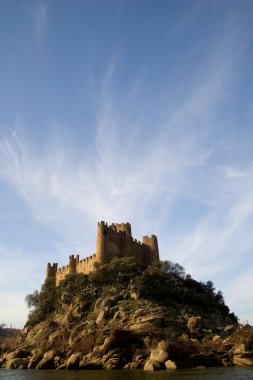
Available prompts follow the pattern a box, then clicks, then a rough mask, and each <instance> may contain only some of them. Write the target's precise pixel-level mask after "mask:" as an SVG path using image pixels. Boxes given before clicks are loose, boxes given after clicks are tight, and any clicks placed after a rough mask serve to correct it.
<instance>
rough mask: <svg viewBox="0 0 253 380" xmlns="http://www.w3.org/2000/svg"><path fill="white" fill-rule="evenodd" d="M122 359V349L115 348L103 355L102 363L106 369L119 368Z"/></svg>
mask: <svg viewBox="0 0 253 380" xmlns="http://www.w3.org/2000/svg"><path fill="white" fill-rule="evenodd" d="M120 360H121V349H120V348H113V349H111V350H109V351H108V352H107V354H105V355H103V357H102V360H101V361H102V364H103V365H104V368H106V369H115V368H119V364H120Z"/></svg>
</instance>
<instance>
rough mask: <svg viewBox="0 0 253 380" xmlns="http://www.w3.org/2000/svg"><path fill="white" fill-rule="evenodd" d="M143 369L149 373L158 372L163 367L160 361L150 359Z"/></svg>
mask: <svg viewBox="0 0 253 380" xmlns="http://www.w3.org/2000/svg"><path fill="white" fill-rule="evenodd" d="M143 369H144V371H147V372H152V371H157V370H159V369H161V365H160V363H159V362H158V361H156V360H150V359H149V360H147V361H146V363H145V365H144V368H143Z"/></svg>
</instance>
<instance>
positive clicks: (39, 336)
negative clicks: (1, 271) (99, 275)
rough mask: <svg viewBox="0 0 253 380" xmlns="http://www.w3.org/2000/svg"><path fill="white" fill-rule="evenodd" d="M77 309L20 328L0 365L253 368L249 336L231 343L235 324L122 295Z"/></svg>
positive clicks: (47, 367)
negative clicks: (90, 306)
mask: <svg viewBox="0 0 253 380" xmlns="http://www.w3.org/2000/svg"><path fill="white" fill-rule="evenodd" d="M80 310H81V308H80V305H75V304H73V305H71V306H70V307H65V306H64V307H63V308H62V310H61V312H59V313H58V314H55V315H54V317H53V318H51V319H50V321H44V322H41V323H39V324H37V325H36V326H34V327H33V328H31V329H24V330H23V331H22V333H21V335H20V336H19V340H18V343H16V346H15V347H16V348H15V349H9V350H8V349H6V348H5V349H3V348H2V354H1V358H0V367H2V368H8V369H12V368H13V369H16V368H24V369H25V368H29V369H37V370H43V369H66V370H76V369H117V368H125V369H138V368H142V369H144V370H145V371H157V370H175V369H177V368H184V367H193V368H195V367H197V366H206V365H213V364H216V365H217V364H221V365H222V364H223V365H236V366H242V365H246V366H252V365H253V362H252V359H251V358H252V349H253V347H252V342H253V337H251V338H249V337H248V338H247V339H248V340H247V342H248V343H247V344H243V342H244V340H243V339H244V338H245V337H243V338H242V339H241V340H240V339H239V338H233V339H234V340H233V339H232V340H231V336H234V337H235V336H236V334H238V332H234V331H235V328H236V326H235V325H231V321H228V320H227V319H224V320H222V316H219V318H218V317H217V318H216V319H217V321H218V322H217V323H216V324H215V320H214V319H212V318H211V319H210V321H208V318H207V317H206V316H204V317H203V316H200V315H198V314H197V313H196V312H195V313H194V311H192V310H188V311H187V312H186V311H185V310H184V311H182V310H180V309H176V308H172V307H170V306H167V307H163V306H161V305H159V304H157V303H156V302H153V301H150V300H146V299H139V298H138V297H135V298H133V297H130V296H126V294H125V293H124V291H122V293H121V294H117V295H113V296H108V295H107V296H106V297H104V298H102V297H100V298H99V299H97V301H96V302H95V303H94V304H93V307H92V308H91V309H90V310H89V312H86V313H84V312H82V311H80ZM231 333H232V335H231ZM246 333H247V334H249V336H251V335H250V334H252V332H251V331H248V330H247V332H246ZM238 336H239V335H238ZM250 339H251V340H250ZM238 342H240V344H238ZM221 354H222V355H221ZM220 357H222V358H223V359H222V360H221V359H219V358H220Z"/></svg>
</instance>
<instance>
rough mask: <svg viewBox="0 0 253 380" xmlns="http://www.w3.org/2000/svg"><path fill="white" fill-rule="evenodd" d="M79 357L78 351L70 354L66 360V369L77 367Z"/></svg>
mask: <svg viewBox="0 0 253 380" xmlns="http://www.w3.org/2000/svg"><path fill="white" fill-rule="evenodd" d="M80 358H81V353H80V352H78V353H77V354H72V355H71V356H70V357H69V358H68V360H67V364H66V369H67V370H70V369H78V368H79V361H80Z"/></svg>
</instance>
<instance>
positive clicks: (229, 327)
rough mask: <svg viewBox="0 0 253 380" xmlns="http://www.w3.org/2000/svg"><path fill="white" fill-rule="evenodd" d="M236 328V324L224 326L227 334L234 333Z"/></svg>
mask: <svg viewBox="0 0 253 380" xmlns="http://www.w3.org/2000/svg"><path fill="white" fill-rule="evenodd" d="M235 330H236V327H235V326H234V325H228V326H225V327H224V331H225V333H227V334H232V333H233V332H234V331H235Z"/></svg>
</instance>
